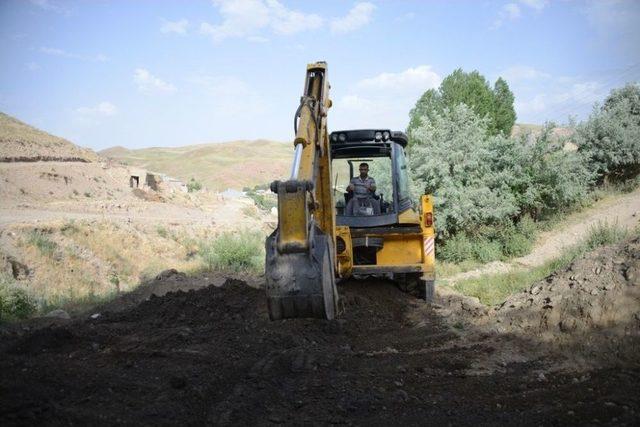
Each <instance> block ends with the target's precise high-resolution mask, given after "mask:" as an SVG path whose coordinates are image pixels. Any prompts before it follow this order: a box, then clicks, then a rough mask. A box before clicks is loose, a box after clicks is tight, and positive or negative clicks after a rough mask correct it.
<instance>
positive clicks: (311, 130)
mask: <svg viewBox="0 0 640 427" xmlns="http://www.w3.org/2000/svg"><path fill="white" fill-rule="evenodd" d="M329 87H330V86H329V82H328V81H327V64H326V63H325V62H316V63H313V64H309V65H308V66H307V73H306V77H305V85H304V92H303V95H302V97H301V98H300V106H299V107H298V110H297V111H296V114H295V118H294V130H295V133H296V138H295V140H294V146H295V154H294V161H293V166H292V170H291V176H290V177H289V179H288V180H287V181H275V182H273V183H272V184H271V191H273V192H274V193H276V194H277V195H278V227H277V229H276V230H275V231H274V232H273V233H272V234H271V236H269V237H268V238H267V242H266V263H265V277H266V293H267V304H268V307H269V316H270V317H271V319H273V320H277V319H282V318H289V317H319V318H326V319H332V318H333V317H335V315H336V310H337V299H338V294H337V290H336V286H335V249H334V247H335V212H334V211H333V209H332V207H333V194H332V192H331V188H330V186H331V162H330V149H329V138H328V132H327V110H328V109H329V108H330V107H331V101H330V99H329Z"/></svg>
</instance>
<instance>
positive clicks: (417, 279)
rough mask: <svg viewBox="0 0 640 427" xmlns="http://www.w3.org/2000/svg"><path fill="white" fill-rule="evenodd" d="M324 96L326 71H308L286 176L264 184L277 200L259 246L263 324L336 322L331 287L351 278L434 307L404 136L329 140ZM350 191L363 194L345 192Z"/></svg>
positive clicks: (423, 215)
mask: <svg viewBox="0 0 640 427" xmlns="http://www.w3.org/2000/svg"><path fill="white" fill-rule="evenodd" d="M329 88H330V86H329V82H328V80H327V64H326V63H325V62H316V63H313V64H309V65H307V73H306V78H305V84H304V92H303V95H302V97H301V98H300V106H299V107H298V109H297V111H296V113H295V117H294V131H295V135H296V137H295V140H294V147H295V151H294V160H293V165H292V168H291V176H290V177H289V179H288V180H286V181H274V182H273V183H271V191H273V192H274V193H276V194H277V196H278V227H277V228H276V230H275V231H274V232H273V233H272V234H271V235H270V236H269V237H268V238H267V241H266V244H265V246H266V263H265V278H266V285H265V290H266V295H267V305H268V310H269V316H270V318H271V319H272V320H279V319H285V318H305V317H312V318H322V319H333V318H335V317H336V316H338V315H339V312H340V310H339V305H338V290H337V287H336V282H337V281H338V280H340V279H345V278H348V277H351V276H355V277H366V276H387V277H390V278H392V279H393V280H395V281H396V282H398V283H399V285H400V286H401V287H402V288H404V289H407V290H412V291H415V292H417V293H419V294H420V295H421V296H422V297H423V298H424V299H425V300H426V301H427V302H431V301H432V299H433V294H434V280H435V252H434V250H435V248H434V243H435V230H434V221H433V199H432V196H431V195H428V194H425V195H422V196H421V198H420V202H419V205H418V206H416V204H415V203H414V201H413V200H411V196H410V192H409V181H408V170H407V164H406V159H405V148H406V146H407V144H408V139H407V136H406V135H405V134H404V133H402V132H397V131H390V130H388V129H384V128H381V129H361V130H345V131H337V132H332V133H331V134H329V132H328V131H327V111H328V110H329V108H330V107H331V100H330V99H329ZM354 165H358V167H359V168H360V175H359V176H357V175H356V174H355V172H354ZM365 165H366V166H367V167H368V169H369V170H370V171H371V174H372V176H371V177H369V176H368V175H367V172H366V170H367V168H364V166H365ZM363 168H364V169H363ZM363 170H364V172H363ZM374 177H375V179H373V180H371V179H370V178H374ZM358 180H360V181H358ZM358 182H367V183H368V184H367V185H366V186H365V187H366V188H365V189H364V190H362V189H361V188H356V189H355V191H354V185H352V184H354V183H356V184H357V183H358ZM373 182H375V185H371V184H372V183H373Z"/></svg>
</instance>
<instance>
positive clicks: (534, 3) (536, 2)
mask: <svg viewBox="0 0 640 427" xmlns="http://www.w3.org/2000/svg"><path fill="white" fill-rule="evenodd" d="M519 1H520V3H522V4H523V5H525V6H527V7H530V8H531V9H534V10H537V11H540V10H542V9H544V8H545V7H546V6H547V4H548V3H549V1H548V0H519Z"/></svg>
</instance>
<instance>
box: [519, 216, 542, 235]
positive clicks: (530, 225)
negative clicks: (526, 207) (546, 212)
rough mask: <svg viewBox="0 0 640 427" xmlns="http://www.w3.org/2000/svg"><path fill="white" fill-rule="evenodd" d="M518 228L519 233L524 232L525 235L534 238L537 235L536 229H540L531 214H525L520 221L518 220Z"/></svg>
mask: <svg viewBox="0 0 640 427" xmlns="http://www.w3.org/2000/svg"><path fill="white" fill-rule="evenodd" d="M516 230H517V231H518V233H520V234H522V235H523V236H525V237H527V238H529V239H534V238H535V235H536V231H537V230H538V227H537V226H536V223H535V222H534V221H533V219H531V217H530V216H529V215H524V216H523V217H522V218H520V221H518V223H517V224H516Z"/></svg>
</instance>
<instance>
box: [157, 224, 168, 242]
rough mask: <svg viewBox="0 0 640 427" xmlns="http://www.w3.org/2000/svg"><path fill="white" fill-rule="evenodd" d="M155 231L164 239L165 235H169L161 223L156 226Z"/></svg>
mask: <svg viewBox="0 0 640 427" xmlns="http://www.w3.org/2000/svg"><path fill="white" fill-rule="evenodd" d="M156 232H157V233H158V236H160V237H162V238H163V239H166V238H167V237H169V232H168V231H167V229H166V228H165V227H163V226H161V225H158V226H157V227H156Z"/></svg>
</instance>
